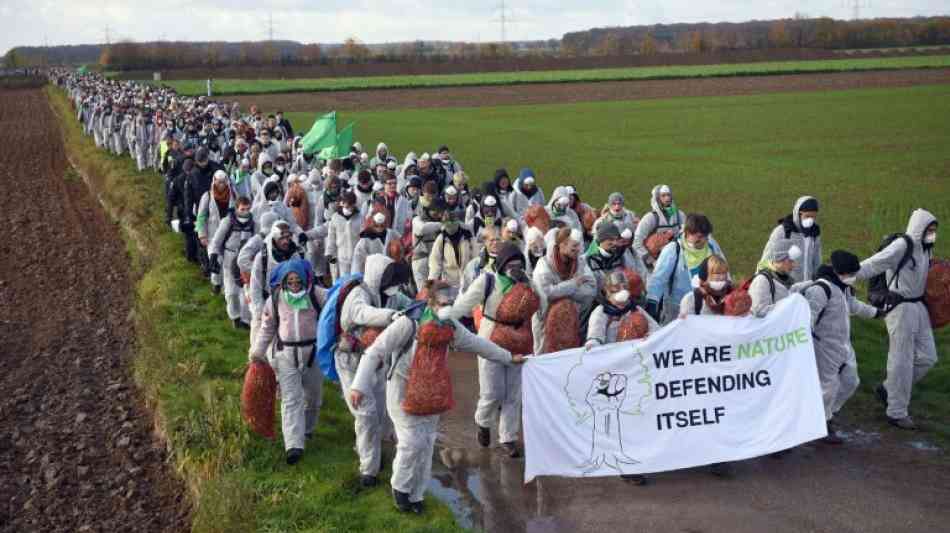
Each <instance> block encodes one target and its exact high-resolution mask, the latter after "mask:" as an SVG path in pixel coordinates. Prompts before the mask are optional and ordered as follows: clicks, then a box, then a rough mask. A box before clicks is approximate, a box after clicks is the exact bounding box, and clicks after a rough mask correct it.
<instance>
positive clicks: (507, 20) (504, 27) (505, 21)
mask: <svg viewBox="0 0 950 533" xmlns="http://www.w3.org/2000/svg"><path fill="white" fill-rule="evenodd" d="M495 10H496V11H498V18H496V19H492V22H497V23H498V24H499V27H500V29H501V42H503V43H504V42H507V41H508V25H509V24H515V23H517V22H518V21H517V20H515V19H514V18H512V17H511V16H510V15H509V14H508V8H507V7H506V6H505V0H501V3H500V4H498V5H497V6H495Z"/></svg>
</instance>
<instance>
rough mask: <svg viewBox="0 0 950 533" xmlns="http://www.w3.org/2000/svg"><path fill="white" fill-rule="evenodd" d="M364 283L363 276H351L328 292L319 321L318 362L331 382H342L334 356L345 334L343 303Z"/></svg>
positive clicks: (335, 284)
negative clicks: (342, 322)
mask: <svg viewBox="0 0 950 533" xmlns="http://www.w3.org/2000/svg"><path fill="white" fill-rule="evenodd" d="M362 282H363V275H362V274H350V275H349V276H346V277H343V278H340V279H338V280H337V281H336V283H334V284H333V286H332V287H330V290H329V292H327V300H326V304H325V305H324V306H323V309H322V310H321V311H320V318H319V319H317V361H318V362H319V363H320V370H322V371H323V375H324V376H326V378H327V379H329V380H330V381H335V382H339V381H340V376H339V374H337V372H336V363H335V361H334V357H333V355H334V352H336V345H337V343H338V342H339V339H340V335H341V334H342V333H343V329H342V328H341V327H340V314H341V313H342V312H343V302H344V301H346V297H347V296H348V295H349V294H350V291H351V290H353V287H356V286H358V285H359V284H360V283H362Z"/></svg>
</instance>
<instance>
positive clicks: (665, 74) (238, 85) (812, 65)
mask: <svg viewBox="0 0 950 533" xmlns="http://www.w3.org/2000/svg"><path fill="white" fill-rule="evenodd" d="M948 67H950V54H948V55H932V56H920V57H914V56H911V57H880V58H849V59H827V60H814V61H772V62H762V63H736V64H720V65H683V66H660V67H629V68H608V69H587V70H547V71H520V72H483V73H474V74H433V75H421V76H411V75H410V76H368V77H354V78H319V79H287V80H277V79H264V80H240V79H217V80H214V87H213V90H214V93H215V94H216V95H219V96H220V95H235V94H260V93H287V92H320V91H352V90H369V89H413V88H422V87H466V86H479V85H520V84H535V83H570V82H598V81H629V80H662V79H681V78H721V77H734V76H767V75H778V74H815V73H831V72H850V71H877V70H903V69H921V68H948ZM150 83H151V82H150ZM161 83H163V84H165V85H169V86H171V87H174V88H175V90H177V91H178V92H179V93H180V94H183V95H202V94H205V93H206V85H205V83H206V81H205V80H179V81H165V82H161Z"/></svg>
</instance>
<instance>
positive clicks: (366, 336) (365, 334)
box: [359, 326, 383, 351]
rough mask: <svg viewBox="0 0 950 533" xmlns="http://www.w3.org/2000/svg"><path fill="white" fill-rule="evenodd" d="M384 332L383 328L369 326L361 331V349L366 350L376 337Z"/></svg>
mask: <svg viewBox="0 0 950 533" xmlns="http://www.w3.org/2000/svg"><path fill="white" fill-rule="evenodd" d="M382 332H383V328H374V327H371V326H367V327H365V328H363V331H361V332H360V341H359V343H360V351H366V350H367V349H368V348H369V347H370V346H372V345H373V343H374V342H375V341H376V337H379V334H380V333H382Z"/></svg>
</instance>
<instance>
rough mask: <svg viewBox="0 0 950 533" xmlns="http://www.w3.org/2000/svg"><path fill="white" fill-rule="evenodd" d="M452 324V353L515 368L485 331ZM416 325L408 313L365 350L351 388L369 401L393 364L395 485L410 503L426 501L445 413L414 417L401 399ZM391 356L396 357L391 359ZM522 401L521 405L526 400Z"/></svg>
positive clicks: (389, 390)
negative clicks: (475, 332) (383, 372)
mask: <svg viewBox="0 0 950 533" xmlns="http://www.w3.org/2000/svg"><path fill="white" fill-rule="evenodd" d="M452 323H453V324H454V326H455V336H454V338H453V340H452V342H451V344H450V345H449V351H450V352H453V351H454V352H472V353H475V354H478V355H479V356H480V357H479V360H478V362H479V366H481V363H482V361H488V362H491V364H493V365H498V366H504V367H505V368H514V367H511V366H510V365H511V353H510V352H508V351H507V350H504V349H502V348H500V347H499V346H497V345H496V344H495V343H493V342H491V341H489V340H487V339H485V338H484V337H483V336H481V335H478V336H476V335H473V334H472V333H469V331H468V330H467V329H465V326H462V325H461V324H459V323H458V322H456V321H454V320H453V321H452ZM417 330H418V325H416V324H414V323H413V321H412V319H410V318H409V317H406V316H403V317H400V318H399V319H397V320H396V321H395V322H393V323H392V325H390V326H389V327H388V328H386V331H384V332H383V333H382V334H381V335H380V336H379V337H377V339H376V342H374V343H373V345H372V346H371V347H370V348H369V349H368V350H367V351H366V353H365V354H363V358H362V360H361V361H360V365H359V369H358V371H357V372H356V377H355V379H354V380H353V383H352V385H351V388H352V389H356V390H358V391H360V392H362V393H363V401H364V402H365V401H366V400H368V399H369V398H371V397H372V396H373V394H374V392H373V391H374V390H375V389H376V386H377V384H376V381H377V380H378V379H379V377H378V376H379V374H380V373H379V371H378V370H377V368H379V367H380V366H383V367H384V368H388V367H391V370H390V371H389V372H390V374H391V378H390V379H389V382H388V383H387V384H386V406H387V408H388V410H389V415H390V416H391V417H392V421H393V425H394V427H395V430H396V439H397V444H396V457H395V459H393V475H392V479H391V480H390V485H391V486H392V488H393V489H395V490H397V491H399V492H403V493H406V494H409V501H410V502H420V501H422V499H423V494H424V493H425V488H426V484H427V483H428V481H429V478H430V477H431V474H432V454H433V449H434V447H435V439H436V436H437V435H438V429H439V417H440V415H428V416H415V415H410V414H407V413H405V412H403V410H402V400H403V399H404V398H405V397H406V386H407V384H408V381H409V369H410V368H411V367H412V361H413V359H415V352H416V341H415V340H414V336H415V334H416V332H417ZM390 357H393V360H392V361H391V360H390ZM393 361H394V364H393ZM383 379H385V375H384V376H383ZM519 394H520V392H519ZM518 403H519V406H520V403H521V402H520V401H519V402H518Z"/></svg>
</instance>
